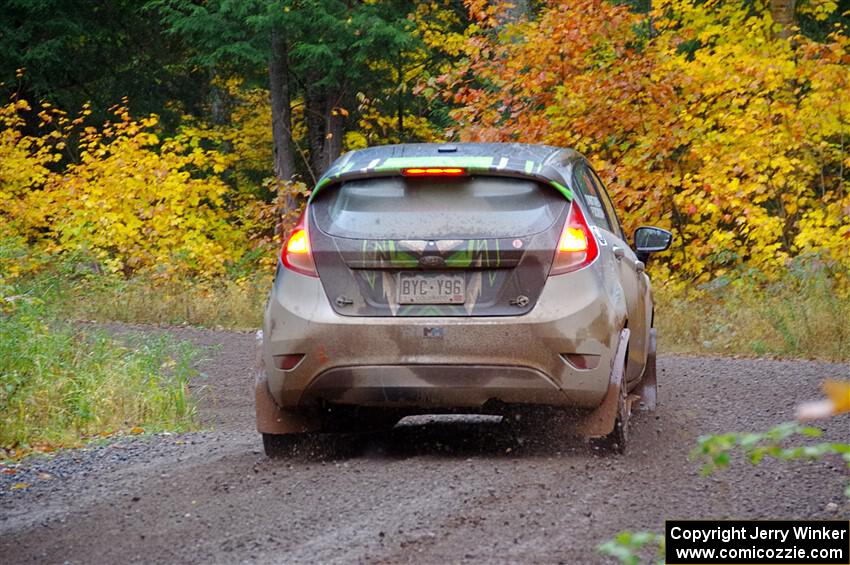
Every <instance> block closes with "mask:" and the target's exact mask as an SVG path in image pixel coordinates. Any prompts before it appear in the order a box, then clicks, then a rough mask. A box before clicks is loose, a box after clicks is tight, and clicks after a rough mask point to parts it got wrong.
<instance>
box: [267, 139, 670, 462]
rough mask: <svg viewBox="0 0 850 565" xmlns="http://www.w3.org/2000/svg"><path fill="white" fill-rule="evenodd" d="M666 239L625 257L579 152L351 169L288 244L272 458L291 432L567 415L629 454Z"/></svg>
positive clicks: (324, 190)
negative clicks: (654, 276) (450, 417)
mask: <svg viewBox="0 0 850 565" xmlns="http://www.w3.org/2000/svg"><path fill="white" fill-rule="evenodd" d="M671 239H672V236H671V234H670V233H669V232H667V231H665V230H662V229H659V228H654V227H641V228H638V230H637V231H636V233H635V234H634V239H633V240H632V241H631V242H629V241H628V240H627V238H626V235H625V234H624V233H623V231H622V228H621V226H620V223H619V221H618V219H617V214H616V211H615V209H614V206H613V204H612V201H611V199H610V198H609V196H608V194H607V192H606V190H605V187H604V186H603V184H602V182H601V181H600V179H599V177H598V176H597V174H596V173H595V172H594V171H593V169H592V168H591V167H590V165H589V164H588V162H587V160H586V159H585V158H584V157H583V156H581V155H580V154H578V153H577V152H575V151H572V150H569V149H561V148H554V147H546V146H536V145H520V144H457V145H436V144H413V145H395V146H383V147H373V148H369V149H364V150H360V151H353V152H351V153H348V154H346V155H345V156H343V157H341V158H340V159H338V160H337V161H336V162H335V163H334V165H333V166H332V167H331V168H330V170H328V172H327V173H326V174H325V175H324V176H323V177H322V178H321V179H320V180H319V182H318V183H317V185H316V186H315V188H314V190H313V192H312V195H311V197H310V200H309V203H308V205H307V207H306V209H305V211H304V214H303V216H302V218H301V220H300V221H299V223H298V225H297V226H296V227H295V229H294V230H293V231H292V232H291V234H289V236H288V238H287V240H286V242H285V244H284V246H283V250H282V252H281V256H280V261H279V264H278V268H277V274H276V276H275V281H274V286H273V288H272V290H271V293H270V295H269V300H268V304H267V306H266V310H265V317H264V322H263V332H262V341H261V343H260V346H259V347H260V358H261V365H262V368H261V370H260V371H259V372H258V377H257V382H256V411H257V429H258V430H259V431H260V432H261V433H262V436H263V443H264V446H265V449H266V452H267V453H268V454H269V455H276V454H278V453H280V452H281V450H282V449H283V448H284V446H285V445H287V443H288V441H289V438H291V437H292V435H293V434H300V433H306V432H316V431H336V430H346V431H353V430H356V429H375V428H378V427H382V426H392V425H393V424H395V423H396V422H397V421H398V420H399V419H400V418H402V417H404V416H406V415H411V414H422V413H446V412H448V413H452V412H455V413H456V412H463V413H484V414H488V413H489V414H502V415H504V414H507V413H510V411H511V410H512V409H513V408H520V407H521V408H523V409H524V410H526V411H527V410H534V409H537V408H541V407H547V408H546V409H545V411H549V412H551V409H552V408H563V409H567V411H569V412H570V413H574V414H577V419H576V420H575V430H574V431H575V432H577V433H579V434H581V435H584V436H586V437H590V438H602V441H603V442H607V443H608V444H609V445H611V446H613V447H615V448H617V449H623V448H624V447H625V445H626V439H627V425H628V421H629V415H630V413H631V411H632V407H633V404H634V403H635V402H637V401H640V403H641V404H642V405H643V407H644V408H647V409H652V408H654V405H655V348H656V345H655V344H656V336H655V329H654V328H653V300H652V293H651V290H650V282H649V278H648V277H647V275H646V273H645V271H644V268H645V261H646V260H647V258H648V257H649V255H650V254H651V253H653V252H657V251H663V250H665V249H667V248H668V247H669V246H670V243H671ZM541 411H543V410H541ZM567 431H568V430H565V432H567Z"/></svg>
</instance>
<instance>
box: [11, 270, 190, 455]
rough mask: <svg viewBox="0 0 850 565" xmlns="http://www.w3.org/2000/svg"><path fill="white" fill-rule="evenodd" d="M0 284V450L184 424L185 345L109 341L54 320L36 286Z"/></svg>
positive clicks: (22, 450)
mask: <svg viewBox="0 0 850 565" xmlns="http://www.w3.org/2000/svg"><path fill="white" fill-rule="evenodd" d="M0 283H2V279H0ZM0 287H2V288H0V291H2V292H0V456H6V457H14V458H18V457H21V456H23V455H26V454H28V453H30V452H32V451H51V450H53V449H56V448H58V447H70V446H77V445H81V444H82V443H85V442H86V441H88V440H91V439H92V438H99V437H103V436H109V435H113V434H117V433H132V434H135V433H142V432H156V431H163V430H169V431H182V430H187V429H191V428H193V421H194V416H195V405H194V403H193V401H192V399H191V398H190V396H189V389H188V382H189V380H190V379H191V378H192V377H193V376H194V375H195V370H194V369H193V368H192V363H193V360H194V359H195V350H194V349H193V348H192V347H191V345H190V344H188V343H175V342H173V341H172V340H170V339H168V338H167V337H150V336H144V337H140V336H127V337H126V338H125V337H122V338H121V340H116V339H113V338H112V337H110V336H109V335H107V334H106V333H104V332H103V331H98V330H91V329H82V328H80V327H79V326H77V325H74V324H71V323H67V322H65V321H63V316H62V315H61V314H58V313H57V312H58V311H57V309H56V308H55V307H54V306H53V305H52V304H51V301H50V294H49V292H47V291H46V289H45V288H44V287H31V288H29V289H27V290H26V291H25V292H20V291H21V290H23V289H21V288H20V287H13V286H10V285H3V284H0Z"/></svg>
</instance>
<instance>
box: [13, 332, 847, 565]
mask: <svg viewBox="0 0 850 565" xmlns="http://www.w3.org/2000/svg"><path fill="white" fill-rule="evenodd" d="M158 331H161V330H158ZM169 331H170V333H172V334H174V335H175V337H177V338H178V339H187V340H190V341H192V342H194V343H196V344H198V345H199V346H201V347H202V348H203V351H205V354H204V356H203V357H204V358H203V360H202V361H201V362H200V365H199V368H200V369H201V371H202V376H201V377H199V378H198V379H197V385H203V389H202V390H200V391H199V394H200V397H201V414H202V419H203V421H204V425H205V426H206V428H207V429H208V431H203V432H195V433H189V434H179V435H157V436H150V437H143V438H134V439H123V440H120V441H118V442H116V443H113V444H110V445H107V446H99V447H93V448H89V449H86V450H77V451H71V452H66V453H63V454H61V455H58V456H56V457H54V458H52V459H31V460H30V461H29V462H28V463H26V464H25V465H23V467H22V468H21V469H19V470H18V471H17V473H16V474H15V475H14V476H12V475H2V476H0V481H2V482H0V562H2V563H6V564H12V563H75V564H76V563H80V564H82V563H313V562H321V563H367V562H368V563H446V562H451V563H457V562H469V563H511V562H517V563H604V562H610V561H606V559H603V558H602V557H601V556H600V555H599V554H598V553H597V552H596V551H595V547H596V546H597V545H598V544H599V543H601V542H603V541H604V540H606V539H608V538H610V537H611V536H613V535H614V534H616V533H617V532H618V531H620V530H624V529H649V530H656V531H661V530H662V529H663V524H664V520H665V518H732V517H735V518H789V519H790V518H841V519H847V518H850V505H848V502H847V500H845V498H844V496H843V494H842V491H843V489H844V485H845V483H846V482H847V481H848V480H850V477H848V474H847V470H846V468H845V467H844V466H843V463H842V462H841V461H840V460H838V459H834V458H833V459H829V460H826V461H821V462H817V463H802V462H798V463H784V462H769V463H763V464H762V465H759V466H752V465H750V464H749V463H746V462H744V461H733V464H732V467H731V468H730V469H729V470H726V471H723V472H720V473H717V474H715V475H713V476H711V477H709V478H704V477H702V476H700V473H699V464H698V463H696V462H694V461H691V460H689V459H688V453H689V451H690V450H691V449H692V448H693V447H694V445H695V442H696V439H697V437H698V436H699V435H701V434H706V433H715V432H724V431H745V430H764V429H766V428H768V427H770V426H772V425H774V424H778V423H780V422H783V421H786V420H789V419H791V418H792V417H793V408H794V405H795V403H796V402H797V401H799V400H800V399H808V398H812V399H814V398H818V397H819V396H820V390H819V383H820V382H821V381H822V380H823V379H825V378H828V377H839V378H847V377H848V376H850V367H848V366H847V365H840V364H825V363H814V362H806V361H771V360H750V359H723V358H701V357H669V356H668V357H665V356H663V355H662V357H661V359H660V360H659V370H660V372H659V382H660V383H661V384H660V390H659V398H660V406H659V409H658V411H657V412H656V413H654V414H649V415H640V416H638V418H637V421H635V422H634V424H633V428H632V444H631V446H630V449H629V452H628V453H627V454H626V455H600V454H599V453H597V452H595V451H593V450H592V449H590V448H588V447H586V446H585V445H584V444H582V443H581V442H579V441H577V440H574V439H570V438H569V437H568V436H567V434H565V433H562V431H561V430H558V429H551V430H548V431H547V433H545V434H544V433H542V432H543V431H540V432H541V433H539V434H535V433H530V432H529V431H528V430H526V431H522V430H520V431H516V430H515V429H514V428H513V427H509V426H506V425H505V424H504V423H502V422H499V421H498V420H495V419H487V418H481V417H478V418H475V417H469V418H464V417H451V418H437V419H434V418H431V419H427V418H424V419H423V418H419V419H417V420H414V421H413V422H409V421H405V422H402V424H400V425H399V426H397V427H396V428H395V429H394V430H392V431H391V432H389V433H386V434H381V435H370V436H363V437H338V438H323V439H319V440H315V441H312V442H310V443H309V444H305V445H303V446H302V447H301V448H300V450H299V452H298V453H297V454H294V455H292V456H291V457H288V458H284V459H281V460H269V459H267V458H266V457H265V456H264V455H263V453H262V449H261V442H260V437H259V435H258V434H257V433H256V432H255V431H254V429H253V404H252V403H253V398H252V393H251V387H252V384H253V378H254V377H253V368H252V365H253V355H254V353H253V351H254V336H253V334H250V333H235V332H216V331H203V330H192V329H180V330H169ZM661 343H662V350H663V336H662V337H661ZM823 427H824V429H825V431H826V437H827V438H833V439H843V440H845V441H846V439H847V438H848V437H850V418H847V417H842V418H833V419H832V420H830V421H828V422H826V423H825V424H824V426H823ZM544 431H545V430H544ZM45 473H46V474H45ZM48 476H49V477H48ZM17 482H26V483H29V484H30V485H31V486H30V487H29V488H25V489H14V490H13V489H12V488H11V487H12V485H13V484H14V483H17Z"/></svg>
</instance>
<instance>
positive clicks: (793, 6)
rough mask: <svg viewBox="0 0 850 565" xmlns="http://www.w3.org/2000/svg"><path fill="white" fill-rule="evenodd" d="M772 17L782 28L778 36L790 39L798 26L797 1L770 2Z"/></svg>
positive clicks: (775, 0)
mask: <svg viewBox="0 0 850 565" xmlns="http://www.w3.org/2000/svg"><path fill="white" fill-rule="evenodd" d="M770 15H771V16H773V21H774V22H776V23H777V24H779V25H780V26H782V27H781V29H780V30H779V32H778V34H777V35H778V36H779V37H782V38H784V39H788V38H789V37H791V33H792V31H793V30H792V28H793V27H794V26H795V25H797V0H770Z"/></svg>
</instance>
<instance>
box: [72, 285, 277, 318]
mask: <svg viewBox="0 0 850 565" xmlns="http://www.w3.org/2000/svg"><path fill="white" fill-rule="evenodd" d="M271 282H272V277H271V274H268V275H266V274H255V275H251V276H247V277H241V278H239V279H237V280H230V279H220V280H215V281H165V282H163V281H154V280H152V279H149V278H146V277H136V278H131V279H123V278H119V277H116V276H108V275H87V276H85V277H79V278H77V279H76V280H73V281H67V280H66V281H59V284H60V285H61V286H63V287H64V288H63V290H62V292H61V293H60V294H61V298H60V300H59V307H60V309H61V311H62V312H63V313H64V314H65V315H66V316H67V317H69V318H70V319H74V320H88V321H95V322H125V323H132V324H155V325H163V326H177V325H190V326H203V327H208V328H227V329H252V328H258V327H260V325H262V319H263V305H264V303H265V298H266V295H267V294H268V292H269V289H270V288H271Z"/></svg>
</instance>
